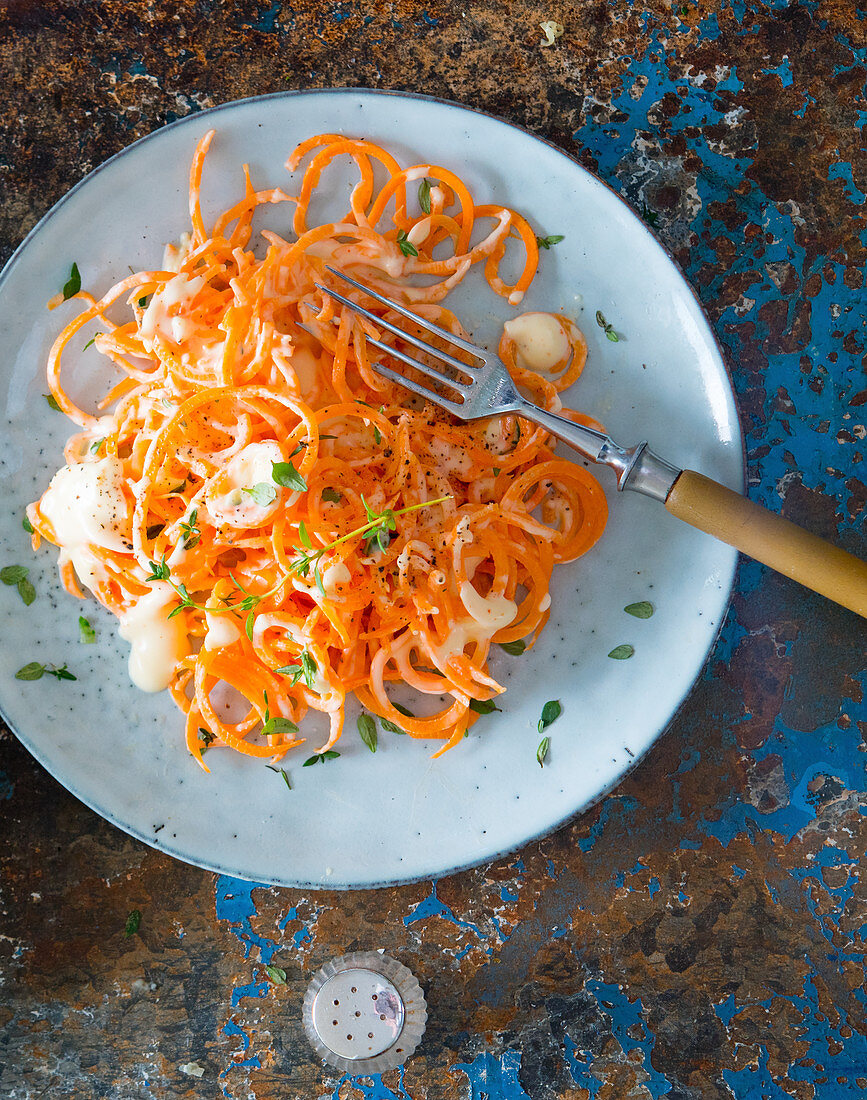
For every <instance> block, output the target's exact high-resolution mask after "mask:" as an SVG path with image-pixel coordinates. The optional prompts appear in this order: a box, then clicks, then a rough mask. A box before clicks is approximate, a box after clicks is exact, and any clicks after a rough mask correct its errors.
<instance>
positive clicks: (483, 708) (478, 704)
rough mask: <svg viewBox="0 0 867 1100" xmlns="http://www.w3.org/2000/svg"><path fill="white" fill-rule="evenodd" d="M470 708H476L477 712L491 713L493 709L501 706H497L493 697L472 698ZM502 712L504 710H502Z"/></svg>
mask: <svg viewBox="0 0 867 1100" xmlns="http://www.w3.org/2000/svg"><path fill="white" fill-rule="evenodd" d="M470 710H474V711H475V712H476V714H491V713H492V711H495V710H500V708H499V707H495V706H494V704H493V701H492V700H491V699H470ZM500 713H501V714H502V713H503V712H502V711H500Z"/></svg>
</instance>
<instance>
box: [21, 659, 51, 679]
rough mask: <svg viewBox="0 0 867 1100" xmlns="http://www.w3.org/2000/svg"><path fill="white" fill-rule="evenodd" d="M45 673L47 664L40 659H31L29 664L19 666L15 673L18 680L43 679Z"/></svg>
mask: <svg viewBox="0 0 867 1100" xmlns="http://www.w3.org/2000/svg"><path fill="white" fill-rule="evenodd" d="M44 675H45V665H43V664H40V663H39V661H31V662H30V664H29V665H25V666H24V667H23V668H19V669H18V671H17V672H16V673H15V679H16V680H41V679H42V677H43V676H44Z"/></svg>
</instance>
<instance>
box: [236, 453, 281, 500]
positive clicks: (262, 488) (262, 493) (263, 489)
mask: <svg viewBox="0 0 867 1100" xmlns="http://www.w3.org/2000/svg"><path fill="white" fill-rule="evenodd" d="M274 465H276V463H274ZM241 492H242V493H246V494H247V495H248V496H251V497H252V498H253V500H254V501H255V502H256V503H257V504H258V505H259V506H260V507H262V508H267V507H268V505H269V504H273V503H274V501H275V500H276V499H277V490H276V489H275V488H274V486H273V485H269V483H268V482H267V481H260V482H259V483H258V484H257V485H254V486H253V488H252V489H242V490H241Z"/></svg>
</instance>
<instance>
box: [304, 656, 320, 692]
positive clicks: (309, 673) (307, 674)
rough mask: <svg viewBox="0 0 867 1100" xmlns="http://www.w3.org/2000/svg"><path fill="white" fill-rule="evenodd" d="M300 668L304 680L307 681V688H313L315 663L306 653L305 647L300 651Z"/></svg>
mask: <svg viewBox="0 0 867 1100" xmlns="http://www.w3.org/2000/svg"><path fill="white" fill-rule="evenodd" d="M301 668H302V670H303V672H304V679H305V680H306V681H307V686H308V687H309V688H312V687H313V684H314V680H315V678H316V672H317V668H316V662H315V661H314V660H313V658H312V657H311V656H310V654H309V653H308V652H307V646H305V647H304V648H303V649H302V650H301Z"/></svg>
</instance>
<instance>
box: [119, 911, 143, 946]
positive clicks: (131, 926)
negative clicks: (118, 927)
mask: <svg viewBox="0 0 867 1100" xmlns="http://www.w3.org/2000/svg"><path fill="white" fill-rule="evenodd" d="M140 924H141V911H140V910H138V909H132V910H130V914H129V916H128V917H127V918H126V927H125V928H124V930H123V934H124V937H125V939H129V938H130V936H134V935H135V934H136V932H138V929H139V925H140Z"/></svg>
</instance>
